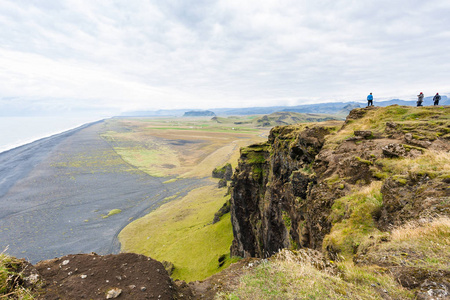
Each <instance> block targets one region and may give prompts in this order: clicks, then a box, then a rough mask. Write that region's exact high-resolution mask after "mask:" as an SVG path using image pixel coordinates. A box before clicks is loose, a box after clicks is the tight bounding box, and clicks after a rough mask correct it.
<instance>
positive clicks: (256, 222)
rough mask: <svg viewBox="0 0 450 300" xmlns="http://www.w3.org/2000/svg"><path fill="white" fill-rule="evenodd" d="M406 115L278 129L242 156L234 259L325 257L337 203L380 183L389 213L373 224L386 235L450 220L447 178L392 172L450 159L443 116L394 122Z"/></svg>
mask: <svg viewBox="0 0 450 300" xmlns="http://www.w3.org/2000/svg"><path fill="white" fill-rule="evenodd" d="M377 110H382V114H380V112H377ZM406 111H407V110H406V108H403V107H400V106H393V107H391V108H389V107H388V108H374V107H368V108H361V109H355V110H352V111H351V112H350V114H349V115H348V117H347V119H346V121H345V122H344V123H343V125H336V124H322V125H308V126H306V125H289V126H282V127H274V128H273V129H272V130H271V132H270V135H269V139H268V141H267V142H266V143H263V144H259V145H252V146H250V147H248V148H244V149H241V158H240V160H239V164H238V167H237V168H236V171H235V174H234V175H233V179H232V185H231V186H232V197H231V220H232V224H233V233H234V240H233V244H232V246H231V255H236V256H242V257H260V258H264V257H269V256H271V255H273V254H274V253H276V252H277V251H279V250H280V249H283V248H291V249H298V248H302V247H308V248H313V249H322V243H323V240H324V237H325V236H326V235H327V234H328V233H330V230H331V227H332V223H331V220H330V212H331V209H332V206H333V204H334V202H335V200H336V199H339V198H342V197H344V196H348V195H351V194H352V193H354V192H355V191H358V190H361V189H363V188H364V187H366V186H368V185H369V184H371V183H372V182H373V181H381V183H382V184H380V186H382V188H381V194H382V196H383V205H382V207H381V209H380V210H377V211H376V212H374V213H373V215H368V217H369V218H373V219H374V222H376V224H377V225H378V228H379V229H380V230H389V228H392V226H397V225H400V224H403V223H404V222H406V221H407V220H411V219H414V218H418V217H422V216H426V215H433V214H435V215H436V214H439V215H450V211H449V203H448V199H449V196H450V195H449V188H448V176H447V175H446V176H443V175H442V174H440V175H439V174H438V175H437V173H433V174H431V173H427V172H423V171H420V172H419V171H417V172H416V171H414V172H412V171H410V172H409V173H410V174H409V175H408V176H405V175H401V176H400V175H398V174H396V173H395V172H396V171H395V170H389V168H390V165H389V164H388V165H386V163H387V161H385V160H390V159H392V160H395V159H399V158H416V157H420V156H421V155H423V153H425V151H428V149H430V150H433V149H434V150H440V151H447V152H448V151H450V144H449V133H448V126H449V125H448V121H445V120H444V121H439V118H440V116H441V114H442V113H443V112H441V111H438V110H432V109H429V110H426V111H425V112H424V111H419V113H421V114H422V115H424V116H426V117H427V119H425V120H420V121H416V119H417V118H415V119H414V121H409V120H407V121H398V122H393V121H392V119H394V118H393V117H391V116H399V117H397V118H398V119H399V120H402V119H405V118H407V116H403V115H404V114H405V112H406ZM377 114H378V115H379V116H378V115H377ZM444 114H445V112H444ZM374 116H376V117H374ZM413 116H414V117H415V116H417V114H416V115H413V114H411V117H413ZM377 118H378V119H377ZM428 120H433V122H429V121H428ZM435 124H438V125H439V126H436V125H435ZM444 173H445V172H444ZM402 174H403V173H402ZM349 210H350V211H351V209H349ZM346 217H347V216H342V218H346ZM330 251H332V249H330Z"/></svg>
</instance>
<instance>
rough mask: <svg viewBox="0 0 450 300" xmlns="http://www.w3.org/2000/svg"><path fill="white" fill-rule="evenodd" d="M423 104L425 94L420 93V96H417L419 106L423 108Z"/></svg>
mask: <svg viewBox="0 0 450 300" xmlns="http://www.w3.org/2000/svg"><path fill="white" fill-rule="evenodd" d="M422 102H423V93H422V92H420V94H419V95H417V106H422Z"/></svg>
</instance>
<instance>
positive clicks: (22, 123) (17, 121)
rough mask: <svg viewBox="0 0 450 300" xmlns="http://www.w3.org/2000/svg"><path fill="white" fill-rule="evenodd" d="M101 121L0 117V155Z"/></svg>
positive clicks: (90, 119)
mask: <svg viewBox="0 0 450 300" xmlns="http://www.w3.org/2000/svg"><path fill="white" fill-rule="evenodd" d="M102 119H104V117H98V116H97V117H96V116H81V117H80V116H76V117H75V116H71V117H67V116H57V117H0V153H1V152H4V151H6V150H10V149H13V148H16V147H19V146H21V145H25V144H28V143H31V142H33V141H36V140H39V139H42V138H44V137H48V136H51V135H54V134H57V133H61V132H64V131H67V130H69V129H73V128H76V127H79V126H81V125H83V124H86V123H90V122H94V121H98V120H102Z"/></svg>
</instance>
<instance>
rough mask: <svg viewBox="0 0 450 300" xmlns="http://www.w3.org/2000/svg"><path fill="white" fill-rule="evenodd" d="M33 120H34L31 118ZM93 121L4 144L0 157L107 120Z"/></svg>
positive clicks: (0, 149)
mask: <svg viewBox="0 0 450 300" xmlns="http://www.w3.org/2000/svg"><path fill="white" fill-rule="evenodd" d="M39 118H43V117H39ZM33 119H35V118H33ZM94 119H95V120H93V121H92V120H91V121H81V122H77V123H76V124H75V125H67V126H61V128H62V129H60V130H51V131H50V130H42V131H43V133H37V134H34V135H30V136H29V137H25V138H23V139H20V140H15V141H12V142H6V143H5V142H4V143H3V144H1V145H0V155H1V154H2V153H5V152H8V151H10V150H14V149H17V148H20V147H22V146H26V145H29V144H32V143H35V142H38V141H41V140H43V139H48V138H52V137H56V136H58V135H60V134H64V133H66V132H68V131H72V130H76V129H81V128H82V127H85V126H88V125H92V124H95V123H97V122H103V121H105V120H107V119H108V118H94Z"/></svg>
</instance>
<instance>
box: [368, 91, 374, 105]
mask: <svg viewBox="0 0 450 300" xmlns="http://www.w3.org/2000/svg"><path fill="white" fill-rule="evenodd" d="M369 106H373V96H372V93H370V94H369V96H367V107H369Z"/></svg>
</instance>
